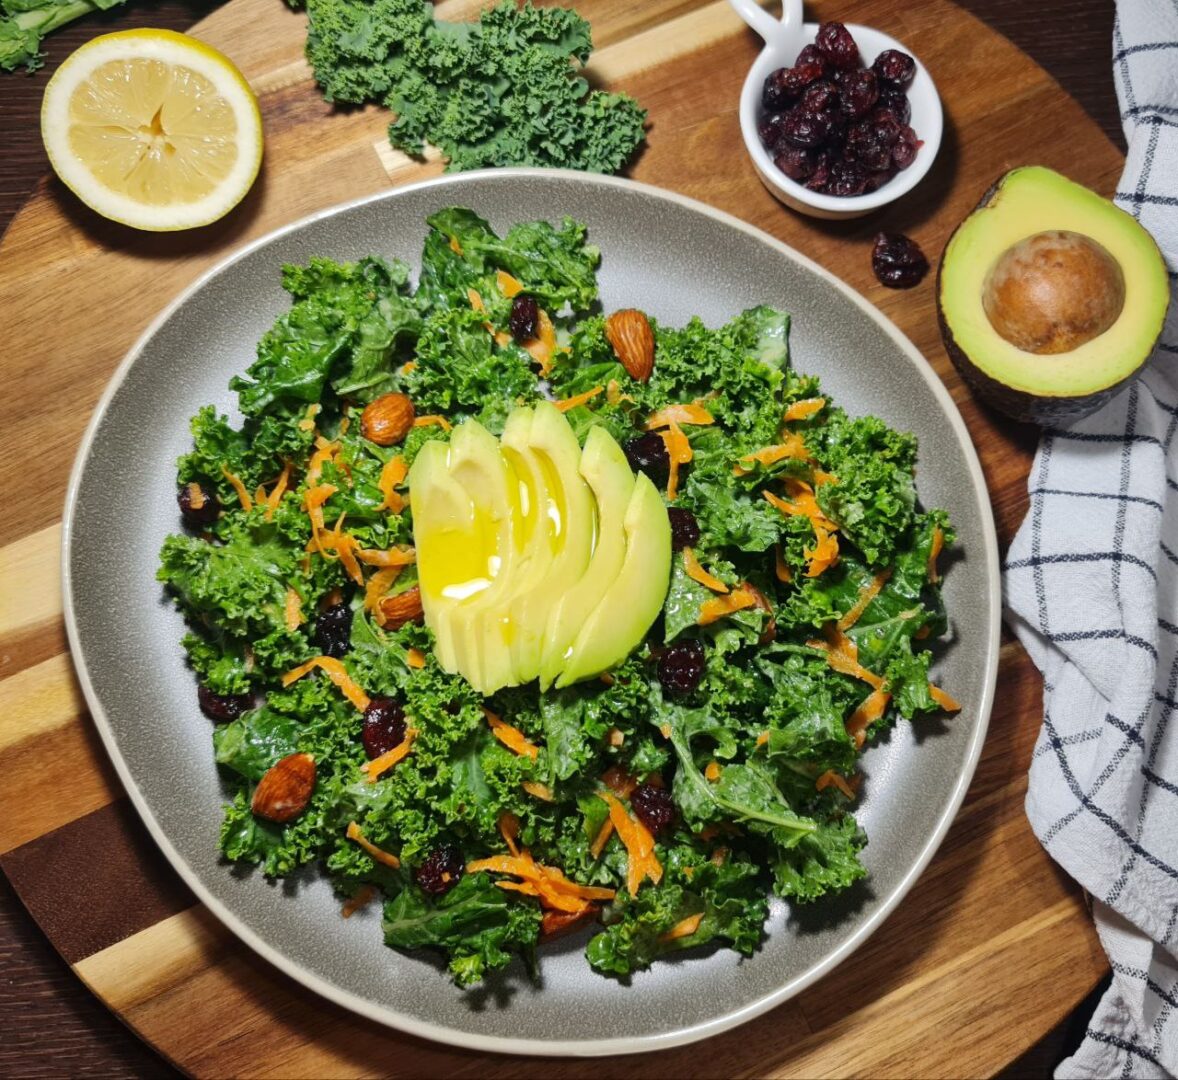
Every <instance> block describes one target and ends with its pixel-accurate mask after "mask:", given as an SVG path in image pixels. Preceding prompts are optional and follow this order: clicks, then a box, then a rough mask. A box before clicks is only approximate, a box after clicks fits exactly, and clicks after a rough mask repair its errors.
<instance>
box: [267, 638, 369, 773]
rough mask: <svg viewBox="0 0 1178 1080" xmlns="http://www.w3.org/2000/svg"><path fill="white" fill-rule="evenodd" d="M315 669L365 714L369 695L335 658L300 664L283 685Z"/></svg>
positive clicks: (289, 673)
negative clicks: (324, 675)
mask: <svg viewBox="0 0 1178 1080" xmlns="http://www.w3.org/2000/svg"><path fill="white" fill-rule="evenodd" d="M315 668H319V669H320V670H321V671H323V672H325V673H326V674H327V677H328V678H329V679H330V680H331V681H332V682H333V683H335V685H336V686H338V687H339V688H340V690H342V691H343V694H344V697H346V698H347V699H348V700H349V701H350V702H351V703H352V704H353V705H355V706H356V708H357V709H359V710H360V711H361V712H363V711H364V710H365V709H367V708H368V695H367V694H366V693H364V691H363V690H362V689H361V688H360V687H359V686H358V685H357V684H356V683H355V682H353V681H352V677H351V676H350V675H349V674H348V670H347V668H345V667H344V665H343V664H342V663H341V662H340V661H339V660H337V659H336V658H335V657H334V656H316V657H314V658H313V659H311V660H308V661H307V662H306V663H305V664H299V666H298V667H296V668H292V669H291V670H290V671H288V672H287V673H286V674H285V675H283V676H282V685H283V686H290V684H291V683H293V682H296V681H297V680H299V679H301V678H302V677H303V676H304V675H306V674H307V672H309V671H312V670H313V669H315ZM370 764H371V763H370Z"/></svg>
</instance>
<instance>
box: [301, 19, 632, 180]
mask: <svg viewBox="0 0 1178 1080" xmlns="http://www.w3.org/2000/svg"><path fill="white" fill-rule="evenodd" d="M307 13H308V15H309V17H310V25H309V29H308V35H307V56H308V59H309V60H310V61H311V65H312V67H313V68H314V69H315V77H316V80H317V81H318V82H319V85H320V87H321V88H322V90H323V93H324V96H325V97H326V98H327V100H328V101H342V102H352V103H356V104H361V103H365V102H369V101H377V102H381V103H383V104H384V105H386V106H388V107H389V108H390V109H392V110H393V112H395V113H396V114H397V118H396V120H395V121H394V122H393V124H392V125H391V126H390V128H389V140H390V141H391V142H392V144H393V146H395V147H397V148H398V149H400V150H404V151H405V152H407V153H409V154H413V155H421V154H422V153H423V152H424V150H425V146H426V144H427V143H429V144H432V145H434V146H436V147H438V148H439V149H440V150H441V151H442V154H443V155H444V156H445V157H446V158H447V159H448V167H449V168H450V169H451V170H458V169H472V168H484V167H490V166H497V165H539V166H557V167H562V168H572V169H583V170H586V171H591V172H616V171H617V170H618V169H619V168H621V166H622V165H623V164H625V162H626V161H627V160H628V159H629V158H630V156H631V155H632V154H633V152H634V149H635V148H636V147H637V145H638V144H639V143H640V142H641V141H642V138H643V127H644V124H645V119H646V114H645V113H644V112H643V110H642V109H640V108H639V107H638V105H637V103H636V102H635V101H634V100H633V99H632V98H630V97H627V96H626V95H624V94H608V93H605V92H603V91H600V90H590V88H589V86H588V83H587V82H586V80H585V79H584V78H583V77H582V76H580V75H578V74H576V72H575V70H574V68H573V64H574V63H576V64H578V65H579V64H584V63H585V61H587V60H588V58H589V54H590V52H591V51H592V42H591V38H590V31H589V24H588V23H587V22H586V21H585V20H584V19H582V18H581V17H580V16H579V15H577V13H576V12H575V11H572V10H570V9H567V8H559V7H545V8H537V7H534V6H533V5H532V3H531V2H530V0H527V2H525V3H524V4H523V5H522V6H517V5H516V4H514V3H512V2H510V0H504V2H501V3H499V4H497V5H495V6H493V7H490V8H488V9H487V10H485V11H483V12H482V15H481V16H480V19H479V22H477V23H449V22H443V21H441V20H436V19H434V17H433V6H432V4H429V3H426V2H424V0H307Z"/></svg>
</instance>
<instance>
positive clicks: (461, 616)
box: [450, 420, 522, 694]
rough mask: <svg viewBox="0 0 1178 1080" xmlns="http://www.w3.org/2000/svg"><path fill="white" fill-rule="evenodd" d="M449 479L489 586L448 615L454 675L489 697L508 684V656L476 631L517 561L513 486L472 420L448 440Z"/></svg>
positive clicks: (495, 446)
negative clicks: (468, 515)
mask: <svg viewBox="0 0 1178 1080" xmlns="http://www.w3.org/2000/svg"><path fill="white" fill-rule="evenodd" d="M450 475H451V477H453V479H454V480H455V481H456V482H457V483H458V485H459V486H460V487H462V489H463V490H464V491H465V492H466V494H467V495H468V496H469V497H470V500H471V502H472V503H473V504H474V513H475V523H476V528H477V529H478V530H479V532H480V533H481V534H482V536H483V537H484V538H485V540H486V541H489V543H488V545H487V546H488V547H489V549H490V550H491V552H492V553H493V554H492V555H491V556H490V557H489V558H488V576H489V577H490V579H491V580H490V584H489V585H487V586H486V588H484V589H482V590H481V591H479V592H477V593H475V594H474V595H473V596H471V597H469V598H467V599H465V600H461V601H459V602H458V604H456V605H455V607H454V609H453V612H452V614H451V618H452V621H453V627H454V649H455V656H456V659H457V661H458V666H459V670H460V671H461V672H462V673H463V674H464V675H465V676H466V678H467V679H468V680H469V682H470V684H471V685H472V686H473V687H474V688H475V689H476V690H478V691H479V692H480V693H482V694H490V693H493V692H494V691H495V690H497V689H498V688H499V687H502V686H511V685H513V683H514V673H513V671H512V667H511V655H510V652H509V651H508V650H506V649H499V648H495V647H494V646H493V645H492V646H491V647H488V643H487V640H486V637H485V635H483V634H482V633H481V630H482V627H483V622H484V617H485V615H486V614H487V613H488V612H494V611H495V610H496V609H497V608H498V607H499V605H500V604H501V603H502V602H503V598H504V596H505V595H506V594H507V593H508V592H509V591H510V589H511V586H512V582H513V580H514V575H515V573H516V572H517V570H518V566H519V563H520V561H521V549H520V535H521V532H522V525H521V522H520V514H519V496H518V488H519V480H518V478H517V477H516V476H515V474H514V472H513V470H512V469H511V467H510V466H509V465H508V464H507V462H506V461H505V460H504V458H503V455H502V454H501V453H500V452H499V440H498V439H496V438H495V436H494V435H492V434H491V433H490V432H489V431H487V429H486V428H484V427H483V426H482V424H480V423H478V422H477V421H475V420H467V421H465V422H463V423H462V424H460V425H459V426H458V427H457V428H455V429H454V434H453V435H452V436H451V437H450Z"/></svg>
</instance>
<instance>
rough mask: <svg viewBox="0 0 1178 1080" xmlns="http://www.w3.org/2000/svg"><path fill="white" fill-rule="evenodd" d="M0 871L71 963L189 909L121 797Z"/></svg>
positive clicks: (188, 899)
mask: <svg viewBox="0 0 1178 1080" xmlns="http://www.w3.org/2000/svg"><path fill="white" fill-rule="evenodd" d="M0 869H3V871H4V873H5V874H6V875H7V876H8V880H9V881H10V882H11V883H12V887H13V888H14V889H15V890H16V892H17V895H18V896H19V897H20V898H21V900H22V901H23V902H24V905H25V907H27V908H28V909H29V912H30V913H31V914H32V916H33V918H34V919H36V920H37V923H38V924H39V925H40V927H41V929H42V930H44V931H45V933H46V935H47V936H48V938H49V940H50V941H52V942H53V944H54V946H55V947H56V948H57V951H58V952H59V953H61V955H62V956H63V957H65V959H66V960H67V961H68V962H69V963H71V964H76V963H77V962H78V961H79V960H82V959H84V958H85V957H87V956H90V955H92V954H93V953H96V952H98V951H99V950H100V949H105V948H106V947H107V946H108V945H113V944H115V942H118V941H122V940H123V939H124V938H127V937H130V936H131V935H132V934H135V933H138V932H139V931H140V930H144V929H146V928H147V927H149V926H153V925H154V924H155V923H157V922H159V921H160V920H161V919H166V918H168V917H170V916H172V915H175V914H176V913H177V912H180V911H183V910H185V909H186V908H189V907H191V906H192V905H193V904H195V903H196V898H195V897H194V896H193V895H192V892H191V891H190V890H189V888H188V886H187V885H185V884H184V883H183V882H182V881H181V880H180V877H179V875H177V873H176V872H175V871H174V870H173V869H172V868H171V866H170V865H169V864H168V863H167V861H166V860H165V859H164V857H163V855H162V854H161V853H160V851H159V849H158V848H157V847H156V845H155V842H154V841H153V840H152V839H151V836H150V835H149V834H148V832H147V829H146V828H145V827H144V825H143V823H142V822H141V821H140V820H139V816H138V814H136V812H135V810H134V808H133V807H132V806H131V802H130V800H129V799H128V798H127V797H126V796H123V797H121V798H119V799H117V800H116V801H115V802H113V803H111V804H110V805H108V806H104V807H102V808H101V809H100V810H95V811H94V812H93V813H90V814H87V815H86V816H85V817H82V818H79V819H78V820H76V821H71V822H70V823H69V824H68V825H63V826H62V827H61V828H59V829H55V830H53V832H50V833H46V834H45V835H44V836H40V837H38V838H37V839H36V840H31V841H29V843H27V844H23V845H22V846H21V847H18V848H15V849H13V850H12V851H10V852H8V853H7V854H5V855H3V856H0Z"/></svg>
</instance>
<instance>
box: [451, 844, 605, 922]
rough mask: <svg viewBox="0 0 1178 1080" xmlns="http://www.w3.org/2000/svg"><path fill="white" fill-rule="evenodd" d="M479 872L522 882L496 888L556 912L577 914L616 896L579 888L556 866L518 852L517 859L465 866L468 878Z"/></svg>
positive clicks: (497, 857) (496, 857)
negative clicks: (588, 904) (519, 894)
mask: <svg viewBox="0 0 1178 1080" xmlns="http://www.w3.org/2000/svg"><path fill="white" fill-rule="evenodd" d="M482 870H490V871H492V872H493V873H496V874H510V875H512V877H517V878H522V881H519V882H512V881H497V882H496V883H495V884H496V885H498V886H499V887H500V888H506V889H511V890H513V891H515V892H522V893H525V894H527V895H529V896H536V897H538V898H539V900H540V904H541V906H543V907H547V908H555V909H556V910H557V911H570V912H572V911H577V912H579V911H581V910H582V909H583V908H584V907H585V903H586V901H590V900H612V899H613V898H614V896H615V895H616V894H615V891H614V890H613V889H602V888H597V887H595V886H591V885H578V884H577V883H576V882H575V881H570V880H569V879H568V878H567V877H565V876H564V874H563V873H562V872H561V871H560V870H558V869H557V868H556V867H555V866H544V865H543V864H542V863H538V862H536V860H535V859H533V858H532V856H531V853H530V852H528V851H521V852H520V853H519V854H518V855H492V856H491V857H490V858H488V859H478V860H476V861H475V862H471V863H467V864H466V871H467V873H468V874H477V873H479V872H480V871H482Z"/></svg>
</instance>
